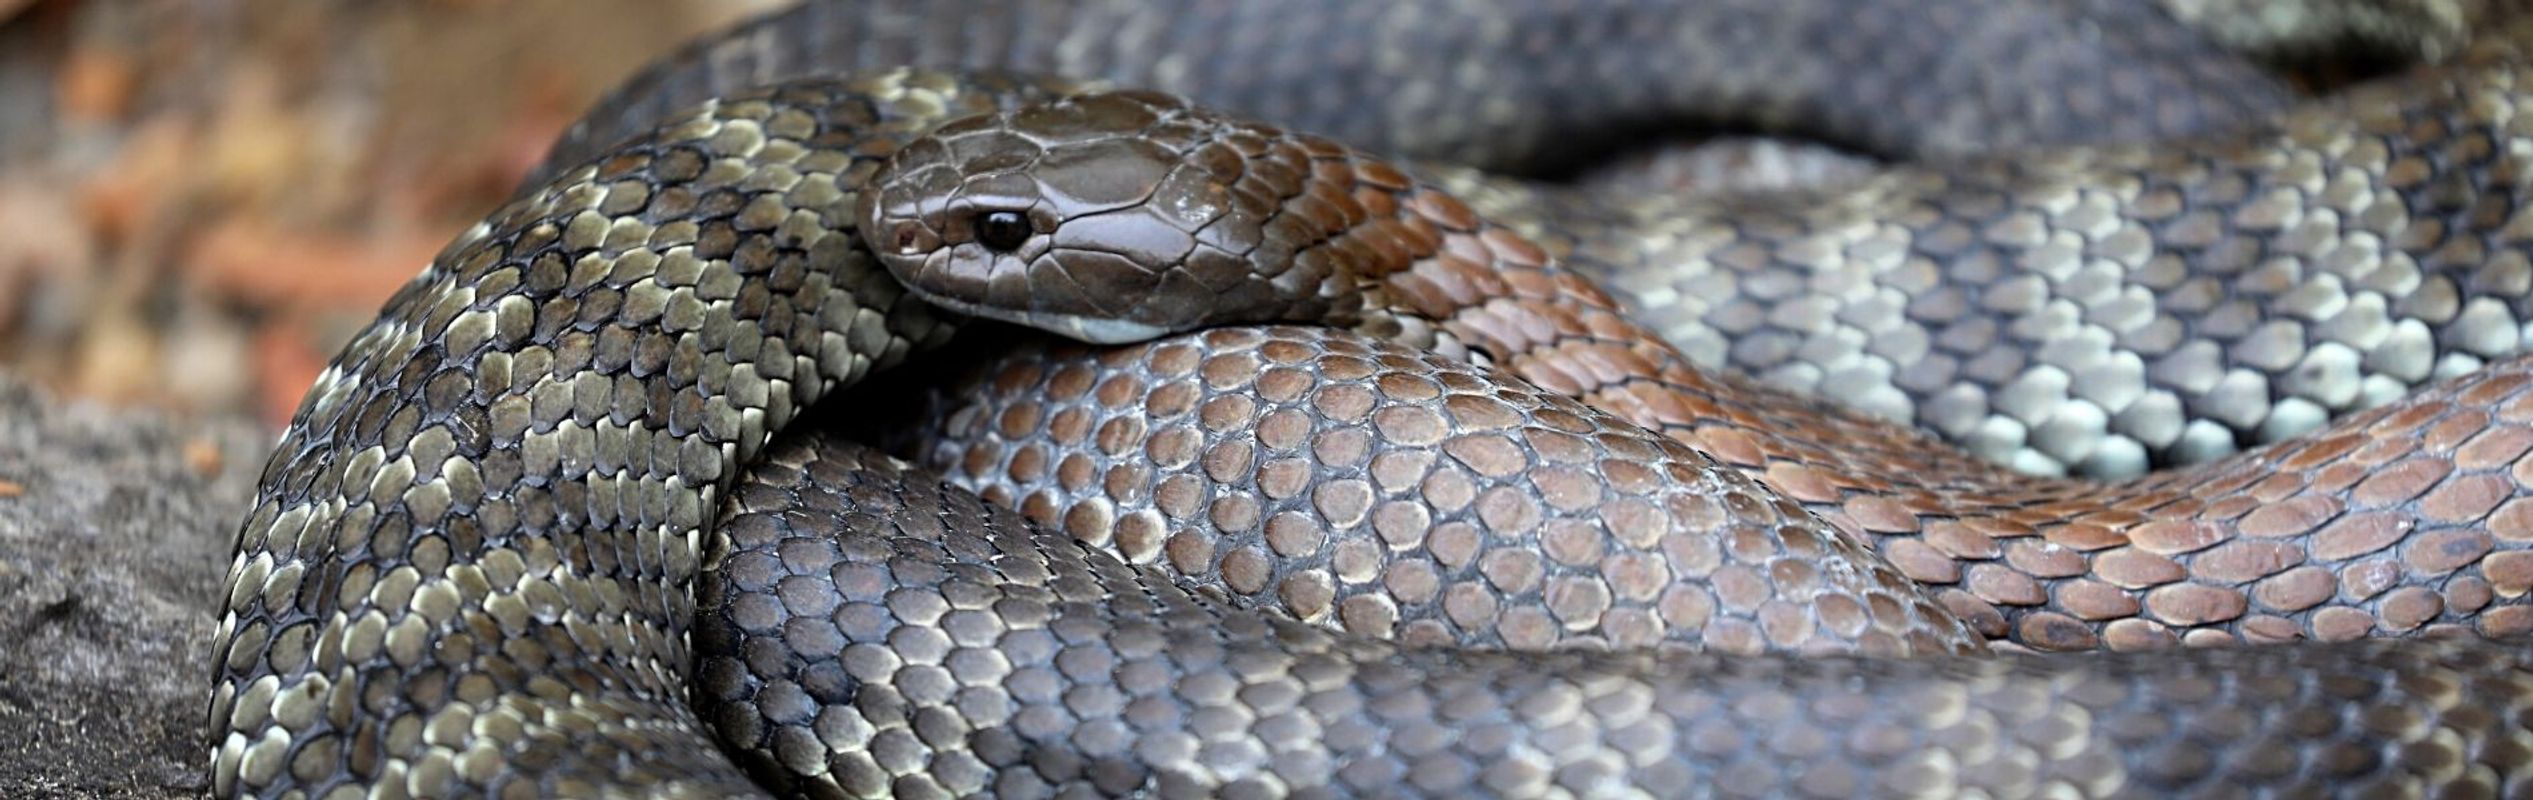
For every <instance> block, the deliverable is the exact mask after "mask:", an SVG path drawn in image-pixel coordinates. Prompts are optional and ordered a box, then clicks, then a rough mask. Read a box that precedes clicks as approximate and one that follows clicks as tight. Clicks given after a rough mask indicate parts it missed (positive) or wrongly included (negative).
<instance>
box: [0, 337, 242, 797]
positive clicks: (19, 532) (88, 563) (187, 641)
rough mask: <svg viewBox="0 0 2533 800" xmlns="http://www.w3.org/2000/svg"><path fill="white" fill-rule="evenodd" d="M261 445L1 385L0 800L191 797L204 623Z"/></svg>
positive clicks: (197, 756) (231, 433) (208, 424)
mask: <svg viewBox="0 0 2533 800" xmlns="http://www.w3.org/2000/svg"><path fill="white" fill-rule="evenodd" d="M271 438H272V434H271V433H270V432H268V431H266V430H264V429H262V428H260V427H258V426H256V425H253V424H250V423H247V422H244V421H239V420H233V419H215V420H184V419H178V418H173V417H169V416H166V415H161V414H155V413H143V412H133V411H116V410H111V409H106V408H101V407H97V406H93V405H85V404H76V403H69V402H62V401H57V400H54V399H52V398H49V397H47V396H46V395H45V394H44V393H42V392H40V391H38V390H35V389H33V388H31V387H29V386H27V385H25V384H23V383H20V382H18V381H15V380H11V379H9V378H8V377H7V376H5V375H0V797H5V798H19V799H22V798H56V797H193V796H198V795H199V794H200V793H201V792H202V791H203V789H204V788H205V782H204V772H203V769H202V762H203V759H204V758H205V753H206V752H207V750H206V747H207V743H206V742H204V741H203V740H202V714H203V710H204V700H203V696H202V693H203V690H204V687H205V686H206V685H207V682H208V681H209V676H208V674H207V673H206V672H205V670H206V669H207V666H206V662H207V661H208V659H209V638H210V632H211V626H212V622H213V619H212V615H211V609H212V608H213V607H214V606H215V605H216V602H215V598H216V597H217V594H218V591H219V589H218V587H219V584H220V582H221V579H222V577H223V575H224V574H225V573H226V572H227V570H228V556H229V547H230V539H231V537H233V536H235V535H236V533H237V525H238V520H239V519H241V518H243V516H244V515H245V511H246V503H247V501H248V499H249V498H250V496H251V495H252V493H253V491H254V485H255V474H256V472H257V471H258V470H260V469H262V467H263V455H264V453H265V451H266V450H267V448H269V447H270V441H271Z"/></svg>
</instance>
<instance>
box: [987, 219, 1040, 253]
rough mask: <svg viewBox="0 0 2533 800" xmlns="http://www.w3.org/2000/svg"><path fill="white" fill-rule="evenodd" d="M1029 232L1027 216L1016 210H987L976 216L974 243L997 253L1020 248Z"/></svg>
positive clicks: (1027, 237) (1026, 241) (1027, 239)
mask: <svg viewBox="0 0 2533 800" xmlns="http://www.w3.org/2000/svg"><path fill="white" fill-rule="evenodd" d="M1029 234H1030V230H1029V218H1028V217H1024V216H1021V215H1020V212H1018V211H988V212H985V213H984V214H981V215H978V216H977V218H976V243H977V244H981V245H984V246H985V249H988V250H992V251H994V252H997V253H1008V252H1011V251H1014V250H1018V249H1020V246H1021V245H1023V244H1026V243H1028V241H1029Z"/></svg>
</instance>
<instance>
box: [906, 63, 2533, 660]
mask: <svg viewBox="0 0 2533 800" xmlns="http://www.w3.org/2000/svg"><path fill="white" fill-rule="evenodd" d="M1059 105H1060V108H1058V109H1056V110H1050V111H1033V112H1031V115H1030V116H1029V118H1028V119H1026V120H1019V119H1009V120H998V121H994V122H990V123H989V122H982V121H972V122H970V123H967V124H964V125H962V126H959V127H958V128H956V129H954V130H950V131H947V132H945V133H944V134H942V137H943V140H944V141H943V143H942V144H940V145H932V144H928V143H919V144H918V145H915V146H912V147H910V148H909V149H908V150H907V151H906V152H905V153H902V154H900V155H899V157H897V158H896V159H893V160H892V162H891V167H890V168H891V170H892V173H891V174H890V175H887V176H883V178H882V180H881V182H880V183H879V184H878V188H877V189H876V190H874V191H872V192H869V193H866V194H865V196H864V199H863V200H864V215H865V220H866V225H867V226H868V227H867V228H866V230H872V231H883V232H888V233H889V234H890V235H891V237H892V239H891V240H892V241H895V242H898V243H900V244H902V245H906V246H902V247H898V248H895V249H893V250H892V249H888V248H883V250H882V252H881V258H882V260H883V261H884V262H886V263H887V264H888V265H889V267H890V269H891V271H893V272H895V273H896V274H897V275H898V276H899V277H900V278H901V279H904V280H906V281H907V282H908V284H909V285H910V286H911V287H912V288H914V289H915V291H916V292H917V293H918V294H921V295H924V296H925V297H926V298H927V299H932V300H935V301H936V302H942V303H945V304H947V305H951V306H952V307H956V308H962V309H964V310H968V311H971V312H974V313H979V314H982V315H984V316H989V317H999V318H1005V319H1011V320H1013V321H1019V322H1025V323H1032V324H1038V325H1041V326H1043V327H1048V328H1051V329H1054V330H1058V331H1062V332H1066V333H1068V334H1070V335H1074V336H1077V337H1082V338H1090V339H1094V340H1110V341H1117V340H1126V339H1133V338H1139V337H1141V336H1146V335H1150V334H1151V333H1154V332H1158V331H1165V330H1181V329H1187V328H1191V327H1197V326H1201V325H1209V324H1224V323H1240V322H1256V321H1264V320H1276V319H1290V320H1296V321H1300V320H1324V321H1328V322H1333V323H1336V324H1339V325H1352V326H1354V327H1356V328H1358V329H1360V330H1364V331H1367V332H1373V333H1378V334H1385V335H1395V336H1406V337H1407V338H1408V339H1409V340H1411V341H1418V342H1420V343H1425V344H1431V345H1437V346H1441V347H1442V348H1443V349H1444V350H1445V351H1451V352H1456V351H1457V349H1458V348H1461V347H1465V348H1467V349H1468V350H1471V351H1474V352H1475V353H1476V354H1477V355H1478V357H1480V358H1481V359H1482V360H1485V361H1488V362H1491V363H1492V364H1494V365H1496V366H1498V367H1501V368H1503V369H1505V370H1506V371H1507V372H1509V373H1511V374H1513V375H1517V376H1519V377H1521V378H1524V379H1526V380H1529V381H1531V382H1533V383H1535V384H1537V385H1539V386H1540V387H1541V388H1544V389H1547V390H1549V391H1551V392H1556V393H1561V394H1565V395H1568V396H1572V397H1577V398H1580V399H1582V400H1584V401H1585V402H1587V403H1588V404H1590V405H1592V406H1595V407H1597V408H1601V409H1604V410H1607V411H1610V412H1612V413H1614V414H1616V415H1618V416H1619V417H1621V418H1623V419H1627V420H1629V421H1632V422H1635V423H1637V424H1641V425H1645V426H1647V427H1650V428H1653V429H1655V430H1658V431H1661V432H1663V433H1666V434H1668V435H1670V436H1672V437H1674V438H1676V439H1678V440H1680V441H1683V442H1686V443H1688V444H1691V445H1693V446H1695V447H1697V448H1699V449H1700V450H1702V451H1704V452H1706V453H1707V454H1709V455H1711V456H1712V457H1714V458H1715V459H1716V460H1717V461H1720V462H1722V463H1724V464H1727V465H1730V466H1733V467H1737V468H1739V469H1741V470H1742V471H1744V472H1745V473H1747V474H1749V475H1751V476H1753V477H1755V478H1758V479H1760V480H1761V481H1762V482H1763V483H1766V484H1768V485H1769V486H1771V487H1773V488H1775V489H1777V490H1779V491H1781V492H1784V493H1785V494H1786V495H1787V496H1788V497H1791V498H1793V499H1795V500H1798V501H1800V502H1802V503H1804V504H1806V505H1807V506H1809V507H1810V508H1811V509H1813V510H1814V511H1816V512H1818V513H1819V514H1820V515H1821V516H1822V517H1823V518H1824V519H1827V520H1828V521H1830V522H1832V523H1833V524H1835V525H1837V526H1838V527H1839V528H1841V529H1843V530H1846V531H1850V532H1853V533H1857V534H1860V535H1866V536H1870V537H1872V539H1873V540H1874V541H1875V542H1877V543H1878V545H1879V549H1880V550H1881V551H1882V552H1883V553H1884V554H1885V555H1886V556H1887V557H1889V558H1890V559H1891V561H1892V562H1893V563H1894V564H1896V565H1898V566H1899V567H1900V568H1901V569H1902V571H1903V572H1905V573H1907V574H1908V575H1910V577H1912V578H1915V579H1918V580H1920V581H1923V582H1926V583H1928V584H1930V585H1932V586H1935V587H1938V588H1939V591H1940V597H1941V598H1942V599H1943V600H1944V602H1945V603H1946V604H1947V605H1949V606H1951V607H1952V608H1953V609H1954V610H1955V612H1956V613H1959V614H1961V615H1962V616H1963V617H1964V618H1965V619H1968V620H1969V621H1971V622H1972V624H1973V625H1974V626H1975V627H1977V628H1978V629H1979V630H1981V631H1982V632H1983V633H1985V634H1987V635H1989V636H1992V637H1997V638H2003V639H2010V640H2012V641H2015V642H2017V643H2020V644H2023V645H2025V646H2030V647H2035V648H2041V649H2051V650H2080V649H2090V648H2095V647H2105V646H2107V647H2111V648H2115V649H2137V648H2146V647H2157V646H2164V645H2169V644H2172V643H2174V642H2177V641H2187V642H2190V643H2213V642H2219V641H2235V640H2242V641H2281V640H2288V639H2297V638H2317V639H2325V640H2341V639H2348V638H2353V637H2357V636H2364V635H2368V634H2378V635H2406V634H2416V633H2425V632H2436V631H2442V630H2454V631H2471V632H2476V633H2479V634H2482V635H2490V636H2503V635H2509V634H2516V633H2523V632H2527V631H2533V607H2528V606H2526V605H2524V604H2523V600H2524V599H2525V596H2526V595H2527V594H2528V592H2533V561H2528V559H2533V529H2528V528H2527V527H2525V526H2524V524H2523V522H2524V519H2525V517H2524V515H2525V514H2527V513H2528V512H2529V511H2533V499H2519V498H2524V497H2533V482H2528V481H2533V474H2527V475H2525V476H2524V477H2522V478H2519V477H2518V474H2517V472H2516V468H2517V465H2518V464H2519V463H2528V464H2533V458H2527V459H2524V460H2522V461H2521V462H2520V461H2519V456H2522V455H2523V454H2524V453H2525V452H2526V449H2527V448H2526V447H2525V446H2524V444H2522V443H2524V442H2527V441H2533V439H2528V438H2527V437H2528V432H2527V431H2526V430H2525V429H2524V427H2523V426H2524V425H2525V423H2526V412H2528V411H2533V399H2526V400H2523V401H2521V402H2519V401H2518V400H2517V398H2518V396H2519V390H2521V389H2522V388H2524V387H2525V386H2526V385H2527V384H2526V381H2525V380H2524V373H2525V372H2526V370H2527V369H2533V365H2528V364H2527V363H2526V362H2523V361H2520V360H2519V361H2511V362H2507V363H2504V364H2501V365H2499V366H2497V367H2494V368H2492V369H2490V370H2487V371H2484V372H2482V373H2479V374H2476V375H2472V376H2468V377H2465V378H2461V379H2457V380H2454V381H2450V382H2448V383H2445V384H2442V385H2439V386H2436V387H2434V388H2431V389H2429V390H2427V391H2425V392H2422V393H2420V394H2419V395H2417V396H2415V397H2413V398H2410V399H2408V400H2406V401H2403V402H2401V403H2398V404H2395V405H2393V406H2389V407H2385V408H2382V409H2379V410H2376V411H2373V412H2368V413H2365V414H2362V415H2359V416H2357V417H2354V418H2352V419H2349V420H2347V421H2344V422H2341V423H2339V424H2338V425H2336V426H2334V427H2331V428H2328V429H2326V430H2324V431H2321V432H2318V433H2316V434H2313V435H2310V436H2307V437H2304V438H2302V439H2299V440H2296V441H2294V442H2289V443H2283V444H2281V445H2279V446H2275V447H2270V448H2266V449H2262V450H2258V451H2254V452H2250V453H2246V454H2243V455H2241V456H2237V457H2233V458H2229V459H2226V460H2222V461H2218V462H2212V463H2209V464H2205V465H2201V466H2197V467H2193V468H2188V469H2184V470H2176V471H2169V472H2165V473H2158V474H2154V475H2150V476H2147V477H2144V478H2140V479H2136V480H2130V481H2124V482H2117V483H2095V482H2087V481H2080V480H2066V479H2047V478H2036V477H2030V476H2025V475H2020V474H2016V473H2012V472H2009V471H2007V470H2005V469H2003V468H2001V467H1998V466H1995V465H1992V464H1990V463H1987V462H1985V461H1981V460H1979V459H1976V458H1973V457H1970V456H1968V455H1966V454H1964V453H1962V452H1961V451H1959V450H1957V449H1954V448H1952V447H1950V446H1948V445H1945V444H1943V443H1941V442H1938V441H1936V440H1934V439H1932V438H1930V437H1928V436H1925V435H1923V434H1920V433H1917V432H1915V431H1912V430H1910V429H1907V428H1905V427H1901V426H1898V425H1896V424H1893V423H1889V422H1886V421H1883V420H1880V419H1877V418H1872V417H1869V416H1866V415H1864V414H1862V413H1860V412H1855V411H1850V410H1846V409H1844V408H1841V407H1838V406H1835V405H1833V404H1830V403H1828V402H1826V401H1823V400H1820V399H1815V398H1810V397H1805V396H1799V395H1796V394H1793V393H1791V392H1788V391H1786V390H1782V389H1776V388H1772V387H1769V386H1766V385H1764V384H1761V383H1759V382H1757V381H1754V380H1751V379H1747V378H1742V377H1738V376H1733V375H1726V374H1718V373H1711V372H1707V371H1703V370H1700V369H1698V368H1696V367H1694V366H1692V365H1691V364H1690V363H1689V362H1688V360H1687V359H1686V358H1685V357H1683V356H1681V355H1680V354H1679V352H1678V351H1677V350H1675V349H1673V348H1672V347H1671V346H1670V345H1669V344H1667V343H1665V342H1664V341H1663V340H1661V339H1660V338H1659V337H1658V336H1657V335H1655V334H1654V333H1653V332H1651V331H1648V330H1646V329H1645V328H1644V327H1642V326H1640V325H1638V324H1637V323H1635V322H1633V321H1631V320H1630V319H1628V318H1627V317H1626V316H1624V315H1623V314H1622V313H1621V312H1620V311H1619V308H1618V306H1617V304H1616V303H1615V302H1613V301H1612V300H1611V299H1610V298H1609V297H1608V296H1607V295H1605V294H1603V293H1602V292H1601V291H1600V290H1599V289H1598V288H1597V287H1596V286H1594V285H1593V284H1592V283H1591V282H1590V281H1588V280H1587V279H1585V278H1583V277H1581V276H1579V275H1577V274H1575V273H1573V272H1570V271H1567V270H1565V269H1563V268H1562V267H1561V266H1559V265H1558V264H1557V263H1556V262H1555V261H1554V259H1552V258H1550V257H1549V255H1548V254H1547V253H1546V252H1545V251H1543V250H1542V249H1541V248H1539V247H1537V246H1535V245H1533V244H1532V243H1530V242H1529V241H1528V240H1526V239H1524V238H1522V237H1521V236H1519V235H1518V234H1516V233H1514V232H1513V231H1512V230H1510V229H1508V228H1505V227H1501V226H1497V225H1494V224H1492V223H1490V222H1489V221H1487V220H1485V219H1483V218H1481V217H1479V216H1478V215H1477V214H1475V213H1473V212H1471V211H1470V210H1469V209H1468V208H1467V207H1466V206H1465V205H1463V204H1461V203H1460V202H1458V201H1457V200H1455V199H1453V198H1452V197H1450V196H1449V195H1446V194H1444V193H1442V192H1440V191H1438V190H1435V189H1432V188H1430V187H1427V186H1425V185H1422V184H1420V183H1418V182H1416V181H1415V180H1412V179H1410V178H1409V177H1408V176H1407V175H1406V174H1404V173H1402V172H1400V171H1399V170H1397V169H1394V168H1392V167H1390V166H1388V165H1386V164H1382V163H1380V162H1378V161H1375V160H1371V159H1369V158H1368V157H1365V156H1361V155H1358V154H1355V153H1353V152H1351V151H1348V150H1345V149H1344V148H1342V147H1340V146H1337V145H1335V144H1332V143H1330V142H1327V141H1326V140H1324V139H1319V138H1316V137H1311V136H1307V135H1297V134H1290V133H1286V132H1284V131H1281V130H1279V129H1275V128H1272V127H1266V126H1261V125H1257V124H1254V123H1249V122H1245V121H1241V120H1237V119H1234V118H1230V117H1227V116H1222V115H1218V114H1215V113H1212V112H1208V111H1203V110H1198V109H1192V108H1189V107H1187V106H1185V105H1183V104H1182V102H1181V101H1178V100H1175V99H1173V98H1169V97H1167V96H1162V95H1152V94H1142V93H1115V94H1103V95H1095V96H1088V97H1082V98H1073V99H1068V100H1067V101H1064V102H1063V103H1061V104H1059ZM1147 131H1153V132H1160V133H1161V134H1162V135H1159V136H1156V137H1154V139H1153V140H1151V141H1150V142H1147V143H1146V144H1144V145H1138V146H1135V147H1124V146H1120V142H1121V141H1125V140H1130V139H1134V138H1135V137H1140V136H1144V135H1145V134H1146V132H1147ZM1153 142H1157V146H1152V143H1153ZM1235 156H1236V157H1235ZM1041 163H1048V164H1062V165H1063V167H1064V168H1063V169H1062V170H1053V169H1045V168H1041V167H1040V166H1039V165H1040V164H1041ZM1094 166H1096V167H1098V168H1097V169H1094V168H1093V167H1094ZM1082 175H1136V176H1144V177H1143V178H1142V179H1141V181H1140V182H1113V183H1096V185H1091V186H1082V185H1076V183H1077V181H1078V180H1079V177H1078V176H1082ZM1094 194H1096V195H1097V196H1098V198H1099V199H1098V201H1097V202H1077V200H1076V199H1077V198H1081V197H1086V196H1091V195H1094ZM1270 203H1271V204H1272V208H1273V209H1274V210H1273V212H1272V213H1270V214H1267V215H1263V216H1261V215H1258V214H1255V213H1254V212H1255V211H1256V210H1257V209H1259V208H1263V207H1269V206H1270ZM1006 208H1015V209H1017V208H1025V209H1026V210H1027V214H1028V227H1027V230H1026V236H1025V237H1024V238H1014V239H1013V240H1011V241H1007V242H993V243H988V242H985V241H983V240H982V239H980V238H979V237H977V236H975V235H973V228H974V226H973V220H975V219H978V218H981V217H982V216H983V215H987V214H992V213H995V212H996V211H998V210H1003V209H1006ZM1243 258H1248V259H1255V261H1254V262H1253V263H1254V264H1255V265H1256V267H1255V269H1256V271H1255V272H1245V271H1239V270H1231V269H1227V268H1225V267H1223V266H1221V265H1222V264H1223V263H1225V262H1231V261H1235V260H1237V259H1243ZM1182 259H1184V260H1185V261H1186V262H1187V263H1195V264H1203V265H1205V267H1204V270H1203V271H1204V273H1205V274H1203V275H1200V276H1197V277H1195V278H1194V279H1193V280H1181V279H1179V276H1178V274H1177V273H1174V272H1173V265H1174V264H1177V263H1181V260H1182ZM1085 260H1087V261H1090V262H1092V263H1100V264H1103V265H1104V266H1103V267H1102V268H1101V270H1100V271H1099V272H1098V273H1097V274H1098V275H1100V276H1114V275H1121V274H1122V275H1129V276H1131V277H1132V280H1125V281H1115V280H1098V279H1097V278H1095V277H1091V276H1089V275H1086V274H1080V273H1076V272H1074V271H1073V266H1074V264H1076V263H1080V262H1083V261H1085ZM1120 260H1123V261H1127V262H1131V264H1130V265H1123V266H1121V265H1119V264H1118V263H1117V262H1119V261H1120ZM1129 267H1140V268H1141V270H1140V271H1135V270H1132V269H1130V268H1129ZM1225 275H1229V276H1233V277H1230V278H1224V277H1219V276H1225ZM1249 275H1257V276H1259V277H1254V278H1249V277H1242V276H1249ZM1266 276H1274V277H1266ZM975 287H990V288H991V291H990V292H987V293H981V294H980V293H976V292H975V291H974V289H975ZM1190 287H1201V288H1203V289H1204V291H1195V292H1191V291H1187V289H1189V288H1190ZM1086 319H1090V320H1097V321H1095V322H1091V323H1085V322H1084V320H1086ZM1103 326H1107V327H1103ZM2525 396H2526V397H2528V398H2533V395H2525ZM2526 472H2528V473H2533V467H2528V468H2526ZM2518 503H2521V504H2524V505H2516V504H2518Z"/></svg>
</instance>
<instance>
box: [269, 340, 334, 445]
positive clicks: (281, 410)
mask: <svg viewBox="0 0 2533 800" xmlns="http://www.w3.org/2000/svg"><path fill="white" fill-rule="evenodd" d="M300 330H301V329H300V327H299V326H297V325H292V324H287V323H284V324H277V325H272V326H269V327H266V328H264V329H263V330H260V331H257V332H256V335H255V378H256V381H255V382H256V383H257V384H258V385H259V386H260V387H261V388H259V389H257V390H256V392H255V396H256V397H259V398H262V403H263V407H262V408H260V409H258V411H259V413H258V416H260V417H262V418H263V419H264V421H265V422H268V423H271V424H273V425H276V426H279V425H286V424H289V422H290V415H291V414H293V413H295V412H297V411H298V410H299V400H300V398H302V397H304V396H306V395H307V394H308V387H309V386H313V385H315V384H316V382H317V374H318V373H321V372H324V371H325V356H323V355H320V354H318V353H317V351H316V348H314V347H311V346H309V344H308V337H307V336H306V335H304V334H302V333H301V332H300Z"/></svg>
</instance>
